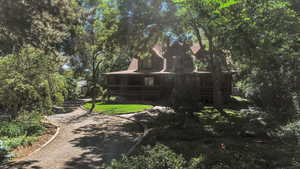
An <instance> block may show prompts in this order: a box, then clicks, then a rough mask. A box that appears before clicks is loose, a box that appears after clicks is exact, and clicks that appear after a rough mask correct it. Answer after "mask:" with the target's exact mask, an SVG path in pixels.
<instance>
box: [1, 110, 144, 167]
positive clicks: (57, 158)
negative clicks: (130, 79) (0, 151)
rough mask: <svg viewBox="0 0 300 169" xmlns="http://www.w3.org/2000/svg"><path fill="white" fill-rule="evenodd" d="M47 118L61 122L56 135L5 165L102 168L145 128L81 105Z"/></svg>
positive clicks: (122, 151)
mask: <svg viewBox="0 0 300 169" xmlns="http://www.w3.org/2000/svg"><path fill="white" fill-rule="evenodd" d="M48 120H49V121H51V122H53V123H55V124H57V125H59V126H60V128H61V129H60V133H59V134H58V136H57V138H56V139H55V140H54V141H53V142H51V143H50V144H49V145H47V146H46V147H44V148H43V149H42V150H40V151H38V152H36V153H34V154H32V155H31V156H29V157H26V158H24V159H22V160H21V161H18V162H13V163H9V164H7V165H6V166H4V169H19V168H20V169H23V168H24V169H98V168H99V169H102V168H104V167H105V166H104V164H105V163H109V162H110V161H111V160H112V159H114V158H118V157H120V155H121V154H122V153H126V152H127V151H128V150H129V149H130V147H131V146H132V145H133V144H134V143H135V139H136V138H137V137H138V136H139V135H140V134H141V133H142V132H143V131H142V129H141V127H140V126H138V125H137V124H136V123H134V122H132V121H130V120H126V119H122V118H118V117H114V116H107V115H101V114H99V113H87V112H86V111H85V110H83V109H81V108H76V109H74V110H73V111H72V112H70V113H65V114H56V115H53V116H50V117H48ZM0 168H1V166H0Z"/></svg>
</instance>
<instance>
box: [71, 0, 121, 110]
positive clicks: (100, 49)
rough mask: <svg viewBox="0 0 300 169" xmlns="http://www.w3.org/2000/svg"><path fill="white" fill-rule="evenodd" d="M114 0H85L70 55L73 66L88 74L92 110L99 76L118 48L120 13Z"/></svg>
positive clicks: (109, 63)
mask: <svg viewBox="0 0 300 169" xmlns="http://www.w3.org/2000/svg"><path fill="white" fill-rule="evenodd" d="M116 3H117V2H116V1H109V0H105V1H100V0H99V1H98V0H89V1H84V2H83V3H82V4H81V5H82V7H83V8H84V9H85V14H84V17H83V18H82V20H81V22H82V26H81V27H78V28H77V36H78V38H77V39H76V44H75V45H76V48H75V53H74V56H73V61H72V62H73V66H76V65H77V66H79V68H80V69H81V70H84V71H87V72H88V75H89V77H88V79H87V80H88V82H89V83H91V92H90V93H91V97H92V103H93V104H92V107H91V109H90V112H92V111H93V109H94V108H95V104H96V98H97V96H98V95H99V94H100V92H101V90H100V89H101V85H100V84H101V73H104V72H105V71H107V69H108V67H109V66H111V65H112V64H111V63H112V62H113V61H114V59H115V58H114V57H113V56H115V53H117V50H118V46H117V45H116V37H115V32H117V30H118V29H119V27H118V22H119V19H118V16H119V10H118V8H117V4H116Z"/></svg>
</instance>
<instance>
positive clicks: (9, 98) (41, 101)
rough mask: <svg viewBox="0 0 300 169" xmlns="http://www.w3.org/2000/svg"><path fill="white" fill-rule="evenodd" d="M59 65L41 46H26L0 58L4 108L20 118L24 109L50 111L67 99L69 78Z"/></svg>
mask: <svg viewBox="0 0 300 169" xmlns="http://www.w3.org/2000/svg"><path fill="white" fill-rule="evenodd" d="M59 67H60V66H59V65H57V64H56V62H53V61H52V60H51V56H47V54H46V53H45V52H44V51H43V50H40V49H36V48H34V47H32V46H26V47H24V48H22V49H21V50H20V52H19V53H18V54H10V55H7V56H3V57H1V58H0V109H2V110H4V111H5V112H8V113H9V114H10V115H11V116H12V117H13V118H16V117H17V116H18V114H19V113H20V112H22V111H28V112H31V111H34V110H39V111H41V112H43V113H47V112H50V111H51V109H52V106H53V104H61V103H63V101H64V94H65V92H66V91H65V79H64V78H63V77H62V76H61V75H59V74H58V73H57V72H58V69H59Z"/></svg>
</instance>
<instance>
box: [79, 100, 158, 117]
mask: <svg viewBox="0 0 300 169" xmlns="http://www.w3.org/2000/svg"><path fill="white" fill-rule="evenodd" d="M83 107H84V108H86V109H90V108H91V107H92V104H91V103H86V104H85V105H83ZM152 107H153V106H151V105H143V104H104V103H101V102H100V103H96V107H95V109H94V111H96V112H101V113H103V114H108V115H114V114H127V113H132V112H139V111H143V110H145V109H151V108H152Z"/></svg>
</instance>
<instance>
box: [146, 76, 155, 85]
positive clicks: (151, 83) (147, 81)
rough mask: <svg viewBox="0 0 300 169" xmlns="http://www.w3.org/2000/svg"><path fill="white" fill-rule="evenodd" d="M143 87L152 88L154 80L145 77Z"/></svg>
mask: <svg viewBox="0 0 300 169" xmlns="http://www.w3.org/2000/svg"><path fill="white" fill-rule="evenodd" d="M145 86H154V78H153V77H145Z"/></svg>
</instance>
